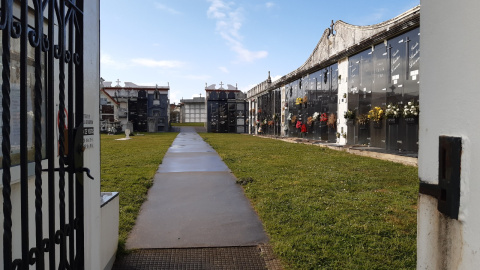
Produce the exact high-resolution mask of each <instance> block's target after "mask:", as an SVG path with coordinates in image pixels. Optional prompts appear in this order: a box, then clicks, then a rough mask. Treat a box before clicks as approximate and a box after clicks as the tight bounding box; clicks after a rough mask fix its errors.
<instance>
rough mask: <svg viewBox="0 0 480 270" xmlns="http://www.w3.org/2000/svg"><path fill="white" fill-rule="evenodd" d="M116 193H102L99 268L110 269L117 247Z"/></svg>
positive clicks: (117, 197) (117, 204) (117, 217)
mask: <svg viewBox="0 0 480 270" xmlns="http://www.w3.org/2000/svg"><path fill="white" fill-rule="evenodd" d="M119 202H120V198H119V196H118V192H102V207H101V216H102V219H101V224H102V229H101V235H102V243H101V256H100V258H101V268H100V269H105V270H106V269H112V266H113V263H114V262H115V255H116V251H117V246H118V219H119V215H120V212H119Z"/></svg>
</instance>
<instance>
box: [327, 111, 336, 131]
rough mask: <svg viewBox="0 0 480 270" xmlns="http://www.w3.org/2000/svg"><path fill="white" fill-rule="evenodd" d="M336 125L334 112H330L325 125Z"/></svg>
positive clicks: (332, 126) (333, 126)
mask: <svg viewBox="0 0 480 270" xmlns="http://www.w3.org/2000/svg"><path fill="white" fill-rule="evenodd" d="M336 125H337V116H335V114H334V113H331V114H330V115H329V116H328V121H327V126H328V127H330V128H335V126H336Z"/></svg>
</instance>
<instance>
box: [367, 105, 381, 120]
mask: <svg viewBox="0 0 480 270" xmlns="http://www.w3.org/2000/svg"><path fill="white" fill-rule="evenodd" d="M383 115H384V111H383V109H382V108H380V107H375V108H373V109H371V110H370V111H369V112H368V116H367V117H368V118H369V119H370V120H372V121H374V122H376V123H378V122H380V121H382V118H383Z"/></svg>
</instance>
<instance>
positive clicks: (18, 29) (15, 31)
mask: <svg viewBox="0 0 480 270" xmlns="http://www.w3.org/2000/svg"><path fill="white" fill-rule="evenodd" d="M21 34H22V25H21V24H20V22H13V23H12V33H11V36H12V38H19V37H20V35H21Z"/></svg>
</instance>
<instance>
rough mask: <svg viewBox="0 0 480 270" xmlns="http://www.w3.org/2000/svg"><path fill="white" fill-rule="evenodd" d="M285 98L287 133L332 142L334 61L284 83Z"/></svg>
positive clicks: (335, 86)
mask: <svg viewBox="0 0 480 270" xmlns="http://www.w3.org/2000/svg"><path fill="white" fill-rule="evenodd" d="M285 100H287V102H286V104H284V107H285V115H286V119H285V121H286V122H285V125H284V127H283V128H284V131H285V133H286V134H288V136H290V137H303V138H311V139H317V140H323V141H328V142H336V139H337V122H338V121H337V118H338V115H337V103H338V102H337V101H338V64H334V65H331V66H329V67H326V68H323V69H321V70H319V71H317V72H315V73H312V74H309V75H307V76H305V77H303V78H302V79H299V80H296V81H294V82H292V83H290V84H287V85H286V86H285Z"/></svg>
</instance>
